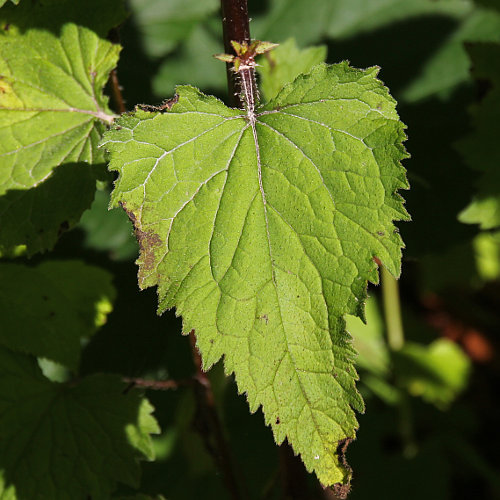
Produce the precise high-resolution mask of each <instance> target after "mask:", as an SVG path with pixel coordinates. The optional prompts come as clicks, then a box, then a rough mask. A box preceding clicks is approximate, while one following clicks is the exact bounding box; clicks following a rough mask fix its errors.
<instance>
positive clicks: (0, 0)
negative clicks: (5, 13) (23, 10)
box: [0, 0, 20, 7]
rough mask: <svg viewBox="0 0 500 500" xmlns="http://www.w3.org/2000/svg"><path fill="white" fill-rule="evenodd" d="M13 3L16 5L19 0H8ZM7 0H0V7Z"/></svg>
mask: <svg viewBox="0 0 500 500" xmlns="http://www.w3.org/2000/svg"><path fill="white" fill-rule="evenodd" d="M10 1H11V2H12V3H13V4H15V5H18V4H19V2H20V0H10ZM6 2H7V0H0V7H2V6H3V5H5V3H6Z"/></svg>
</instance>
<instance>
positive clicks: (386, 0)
mask: <svg viewBox="0 0 500 500" xmlns="http://www.w3.org/2000/svg"><path fill="white" fill-rule="evenodd" d="M332 3H333V4H334V5H335V7H334V8H333V12H332V15H331V21H330V23H329V27H328V35H329V36H331V37H333V38H337V37H346V36H354V35H356V34H358V33H362V32H365V31H372V30H375V29H378V28H381V27H383V26H386V25H388V24H392V23H396V22H398V21H402V20H405V19H408V18H412V17H416V16H423V15H439V14H441V15H451V16H456V15H461V14H464V13H466V12H468V11H469V7H470V6H469V3H468V2H464V1H462V0H410V1H408V0H333V2H332Z"/></svg>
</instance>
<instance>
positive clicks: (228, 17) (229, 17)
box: [221, 0, 257, 109]
mask: <svg viewBox="0 0 500 500" xmlns="http://www.w3.org/2000/svg"><path fill="white" fill-rule="evenodd" d="M221 9H222V29H223V33H224V50H225V52H226V53H228V54H234V49H233V46H232V45H231V41H235V42H238V43H240V44H243V43H244V42H245V43H247V44H250V26H249V18H248V6H247V0H221ZM226 73H227V86H228V91H229V103H230V105H231V106H234V107H236V108H240V109H243V108H244V107H245V101H244V99H243V98H242V95H243V89H242V79H241V78H240V77H239V75H237V74H236V73H235V72H234V71H233V64H232V63H226ZM248 81H249V82H250V85H251V86H252V88H251V94H252V95H257V85H256V82H255V70H254V69H253V68H252V69H251V75H250V78H249V79H248ZM248 81H247V82H246V83H247V84H248Z"/></svg>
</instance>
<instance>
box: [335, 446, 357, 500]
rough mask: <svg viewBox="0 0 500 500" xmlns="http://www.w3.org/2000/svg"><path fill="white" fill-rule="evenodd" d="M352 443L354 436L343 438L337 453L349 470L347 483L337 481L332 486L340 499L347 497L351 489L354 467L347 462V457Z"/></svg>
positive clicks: (345, 467)
mask: <svg viewBox="0 0 500 500" xmlns="http://www.w3.org/2000/svg"><path fill="white" fill-rule="evenodd" d="M351 443H352V438H349V437H347V438H345V439H341V440H340V441H339V442H338V445H337V454H338V456H339V462H340V464H341V465H342V466H343V467H344V469H345V470H346V471H347V475H348V479H347V483H345V484H341V483H336V484H334V485H333V487H332V489H333V492H334V493H335V496H336V497H337V498H338V499H340V500H344V499H346V498H347V495H348V494H349V492H350V491H351V477H352V468H351V466H350V465H349V464H348V463H347V460H346V457H345V454H346V451H347V447H348V446H349V445H350V444H351Z"/></svg>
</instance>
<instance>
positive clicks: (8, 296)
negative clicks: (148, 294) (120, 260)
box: [0, 261, 116, 370]
mask: <svg viewBox="0 0 500 500" xmlns="http://www.w3.org/2000/svg"><path fill="white" fill-rule="evenodd" d="M111 279H112V276H111V275H110V274H109V273H108V272H107V271H104V270H103V269H100V268H98V267H95V266H89V265H87V264H84V263H83V262H79V261H64V262H58V261H53V262H44V263H42V264H40V265H39V266H37V267H27V266H23V265H20V264H10V263H0V343H1V344H3V345H5V346H7V347H9V348H10V349H13V350H16V351H23V352H26V353H30V354H34V355H35V356H42V357H46V358H49V359H51V360H53V361H57V362H59V363H62V364H64V365H66V366H67V367H68V368H71V369H72V370H75V369H76V367H77V366H78V361H79V359H80V350H81V338H82V337H88V336H90V335H92V334H93V333H94V332H95V331H96V330H97V328H98V327H99V326H101V325H102V324H103V323H104V322H105V321H106V315H107V314H109V313H110V312H111V309H112V302H113V300H114V298H115V294H116V292H115V289H114V288H113V286H112V285H111Z"/></svg>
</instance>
